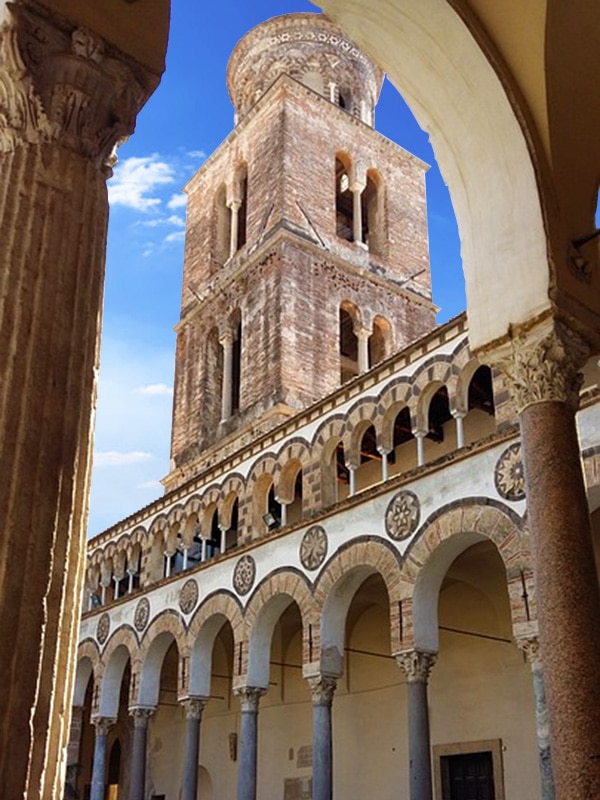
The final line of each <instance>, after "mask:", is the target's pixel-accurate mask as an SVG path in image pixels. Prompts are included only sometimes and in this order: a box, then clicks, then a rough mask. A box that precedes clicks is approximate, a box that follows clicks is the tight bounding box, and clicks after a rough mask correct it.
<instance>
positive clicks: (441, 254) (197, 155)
mask: <svg viewBox="0 0 600 800" xmlns="http://www.w3.org/2000/svg"><path fill="white" fill-rule="evenodd" d="M315 10H316V9H315V7H314V6H313V5H311V4H310V3H308V2H300V0H298V1H297V2H292V0H290V2H285V1H284V0H253V2H251V3H250V2H246V0H221V2H220V3H211V4H203V5H202V11H200V6H199V3H198V0H174V2H173V18H172V29H171V39H170V46H169V52H168V56H167V71H166V73H165V75H164V77H163V80H162V83H161V85H160V87H159V88H158V90H157V91H156V93H155V94H154V96H153V97H152V98H151V99H150V101H149V102H148V104H147V106H146V107H145V108H144V110H143V111H142V112H141V113H140V115H139V117H138V124H137V130H136V133H135V136H133V137H132V138H131V139H130V141H129V142H127V143H126V144H125V145H123V147H122V148H121V149H120V151H119V164H118V165H117V167H116V168H115V174H114V177H113V178H112V179H111V180H110V181H109V198H110V206H111V210H110V223H109V241H108V255H107V269H106V293H105V306H104V326H103V334H102V349H101V365H100V383H99V393H98V407H97V416H96V437H95V448H94V452H95V455H94V471H93V475H92V493H91V504H90V521H89V534H90V535H91V536H94V535H96V534H97V533H100V532H101V531H103V530H104V529H106V528H107V527H109V526H110V525H112V524H114V523H115V522H117V521H119V520H120V519H122V518H123V517H125V516H127V515H129V514H132V513H133V512H134V511H136V510H137V509H139V508H141V507H142V506H144V505H146V504H147V503H150V502H151V501H152V500H154V499H156V498H157V497H159V496H161V495H162V493H163V492H162V486H161V484H160V483H159V480H160V478H162V477H163V476H164V475H166V473H167V472H168V469H169V441H170V429H171V404H172V399H173V397H172V395H173V388H172V387H173V372H174V349H175V334H174V332H173V326H174V325H175V324H176V323H177V320H178V318H179V302H180V292H181V272H182V262H183V238H184V225H185V197H184V195H183V194H182V193H181V191H180V190H181V187H182V186H183V185H184V184H185V183H186V182H187V180H188V179H189V178H190V177H191V176H192V175H193V174H194V172H195V171H196V170H197V169H198V168H199V167H200V166H201V164H202V162H203V160H204V158H205V157H206V155H207V154H210V153H211V152H212V151H213V150H214V149H215V148H216V147H217V146H218V145H219V144H220V142H221V141H222V140H223V139H224V138H225V137H226V136H227V134H228V133H229V132H230V131H231V129H232V127H233V107H232V106H231V102H230V100H229V96H228V94H227V87H226V85H225V70H226V66H227V60H228V58H229V55H230V53H231V51H232V49H233V47H234V46H235V44H236V42H237V41H238V40H239V39H240V38H241V37H242V36H243V35H244V33H246V32H247V31H248V30H250V28H252V27H254V26H255V25H257V24H259V23H260V22H262V21H264V20H266V19H268V18H269V17H272V16H276V15H278V14H285V13H290V12H293V11H315ZM375 127H376V128H377V129H378V130H379V131H380V132H381V133H383V134H384V135H385V136H388V137H389V138H390V139H393V140H394V141H396V142H398V144H400V145H402V147H404V148H406V149H407V150H409V151H411V152H412V153H415V155H417V156H419V157H420V158H422V159H423V160H424V161H426V162H428V163H429V164H431V165H432V168H431V169H430V171H429V173H428V175H427V194H428V207H429V235H430V252H431V266H432V280H433V299H434V301H435V302H436V303H437V304H438V305H439V306H441V308H442V310H441V312H440V314H439V315H438V321H439V322H443V321H445V320H447V319H449V318H450V317H452V316H454V315H455V314H457V313H459V312H460V311H462V310H463V309H464V307H465V299H464V281H463V276H462V268H461V262H460V244H459V240H458V233H457V229H456V223H455V220H454V213H453V211H452V206H451V203H450V199H449V197H448V193H447V191H446V188H445V186H444V183H443V180H442V178H441V176H440V174H439V171H438V170H437V167H436V166H435V160H434V158H433V152H432V150H431V147H430V145H429V142H428V138H427V135H426V134H424V133H423V132H422V131H421V130H420V129H419V127H418V125H417V124H416V122H415V120H414V118H413V117H412V115H411V113H410V111H409V109H408V108H407V107H406V105H405V104H404V102H403V101H402V99H401V98H400V96H399V95H398V93H397V92H396V90H395V89H394V88H393V87H392V86H391V85H390V84H389V83H388V82H386V83H385V85H384V88H383V91H382V95H381V99H380V102H379V105H378V106H377V111H376V121H375Z"/></svg>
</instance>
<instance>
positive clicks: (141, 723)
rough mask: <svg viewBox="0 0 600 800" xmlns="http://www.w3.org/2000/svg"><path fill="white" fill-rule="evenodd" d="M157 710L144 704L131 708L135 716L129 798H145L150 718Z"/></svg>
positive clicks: (135, 799)
mask: <svg viewBox="0 0 600 800" xmlns="http://www.w3.org/2000/svg"><path fill="white" fill-rule="evenodd" d="M155 711H156V709H155V708H152V707H142V706H134V707H132V708H130V709H129V714H130V715H131V716H132V717H133V741H132V744H131V772H130V777H129V800H144V797H145V788H146V741H147V738H148V720H149V719H150V717H151V716H152V714H154V712H155Z"/></svg>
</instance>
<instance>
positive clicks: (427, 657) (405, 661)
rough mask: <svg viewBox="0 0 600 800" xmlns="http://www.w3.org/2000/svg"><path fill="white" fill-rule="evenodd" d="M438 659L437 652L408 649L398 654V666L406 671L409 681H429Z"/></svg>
mask: <svg viewBox="0 0 600 800" xmlns="http://www.w3.org/2000/svg"><path fill="white" fill-rule="evenodd" d="M436 660H437V653H427V652H424V651H421V650H406V651H405V652H404V653H399V654H398V655H397V656H396V661H397V662H398V666H399V667H400V669H402V670H404V672H405V673H406V678H407V681H408V683H427V681H428V680H429V673H430V672H431V670H432V668H433V665H434V664H435V662H436Z"/></svg>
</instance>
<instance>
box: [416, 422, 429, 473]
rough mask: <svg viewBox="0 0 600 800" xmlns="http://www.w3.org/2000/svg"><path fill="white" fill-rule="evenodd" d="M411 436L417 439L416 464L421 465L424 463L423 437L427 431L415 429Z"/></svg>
mask: <svg viewBox="0 0 600 800" xmlns="http://www.w3.org/2000/svg"><path fill="white" fill-rule="evenodd" d="M413 436H414V437H415V439H416V440H417V466H418V467H422V466H423V464H424V463H425V437H426V436H427V431H420V430H418V429H415V430H414V431H413Z"/></svg>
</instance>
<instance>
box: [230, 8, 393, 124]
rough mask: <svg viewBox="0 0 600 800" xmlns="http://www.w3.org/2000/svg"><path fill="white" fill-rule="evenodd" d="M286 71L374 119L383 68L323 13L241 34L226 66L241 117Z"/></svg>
mask: <svg viewBox="0 0 600 800" xmlns="http://www.w3.org/2000/svg"><path fill="white" fill-rule="evenodd" d="M283 73H285V74H287V75H289V76H290V77H292V78H294V79H295V80H297V81H299V82H300V83H303V84H304V85H305V86H307V87H309V88H310V89H312V90H313V91H315V92H317V93H318V94H320V95H321V96H322V97H325V98H326V99H327V100H330V101H331V102H333V103H336V104H337V105H339V106H341V107H342V108H344V109H345V110H346V111H347V112H349V113H350V114H352V115H354V116H355V117H357V118H358V119H360V120H362V121H363V122H366V123H367V124H369V125H372V124H373V112H374V109H375V104H376V103H377V100H378V98H379V92H380V91H381V84H382V81H383V73H382V72H381V70H380V69H379V68H378V67H377V66H376V65H375V64H374V63H373V62H372V61H371V59H370V58H369V57H368V56H366V55H365V54H364V53H363V52H362V51H361V50H359V49H358V47H357V46H356V44H354V42H352V41H351V40H350V39H348V37H347V36H346V35H345V34H344V33H342V31H341V30H340V29H339V28H338V27H337V25H335V24H334V23H333V22H330V21H329V20H328V19H326V17H324V16H323V15H322V14H313V13H310V12H307V13H298V14H284V15H282V16H280V17H273V18H272V19H269V20H267V21H266V22H262V23H261V24H260V25H257V26H256V27H255V28H252V30H251V31H249V32H248V33H247V34H246V35H245V36H244V37H242V39H240V41H239V42H238V43H237V45H236V46H235V48H234V50H233V52H232V54H231V57H230V59H229V64H228V66H227V88H228V90H229V96H230V98H231V101H232V103H233V105H234V107H235V113H236V121H238V120H240V119H241V118H242V117H243V116H244V115H245V114H246V113H247V112H248V111H249V110H250V109H251V108H252V106H253V105H254V104H255V103H256V101H257V100H258V99H259V98H260V97H261V96H262V95H263V94H264V93H265V92H266V90H267V89H268V88H269V86H270V85H271V84H272V83H273V82H274V81H275V80H277V78H278V77H279V76H280V75H281V74H283Z"/></svg>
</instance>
